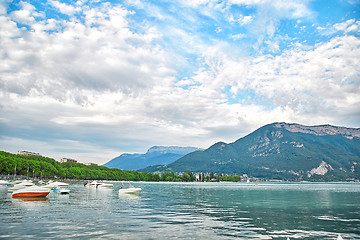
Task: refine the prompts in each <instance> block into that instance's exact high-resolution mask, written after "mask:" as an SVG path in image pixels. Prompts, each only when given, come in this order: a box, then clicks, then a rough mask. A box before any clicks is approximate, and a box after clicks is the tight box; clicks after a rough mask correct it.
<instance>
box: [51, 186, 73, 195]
mask: <svg viewBox="0 0 360 240" xmlns="http://www.w3.org/2000/svg"><path fill="white" fill-rule="evenodd" d="M53 191H54V192H55V193H58V194H69V193H70V189H68V188H66V187H56V188H54V190H53Z"/></svg>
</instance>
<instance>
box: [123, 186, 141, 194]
mask: <svg viewBox="0 0 360 240" xmlns="http://www.w3.org/2000/svg"><path fill="white" fill-rule="evenodd" d="M141 190H142V189H141V188H140V187H134V186H133V185H131V184H129V186H127V187H125V186H124V184H123V186H122V187H121V188H120V189H119V194H138V193H139V192H140V191H141Z"/></svg>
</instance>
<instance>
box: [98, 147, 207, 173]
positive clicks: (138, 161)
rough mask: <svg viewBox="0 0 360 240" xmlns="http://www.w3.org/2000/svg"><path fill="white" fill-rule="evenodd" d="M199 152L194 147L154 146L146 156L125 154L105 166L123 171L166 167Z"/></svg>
mask: <svg viewBox="0 0 360 240" xmlns="http://www.w3.org/2000/svg"><path fill="white" fill-rule="evenodd" d="M197 150H200V149H199V148H194V147H176V146H171V147H164V146H154V147H151V148H150V149H148V150H147V152H146V153H145V154H138V153H135V154H129V153H124V154H122V155H120V156H118V157H116V158H114V159H112V160H110V161H109V162H107V163H105V164H104V165H103V166H105V167H108V168H119V169H122V170H137V169H140V168H145V167H148V166H152V165H158V164H161V165H166V164H169V163H172V162H174V161H175V160H177V159H179V158H181V157H183V156H184V155H186V154H188V153H190V152H194V151H197Z"/></svg>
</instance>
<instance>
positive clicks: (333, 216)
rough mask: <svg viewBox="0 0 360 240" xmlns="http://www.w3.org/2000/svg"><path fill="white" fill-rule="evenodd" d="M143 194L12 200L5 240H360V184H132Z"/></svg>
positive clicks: (1, 200)
mask: <svg viewBox="0 0 360 240" xmlns="http://www.w3.org/2000/svg"><path fill="white" fill-rule="evenodd" d="M133 185H134V186H140V187H142V188H143V190H142V191H141V193H140V195H138V196H136V195H119V194H118V189H119V188H120V187H121V183H119V182H117V183H114V188H113V189H96V188H89V187H84V184H83V183H71V184H70V189H71V193H70V194H69V195H58V194H55V193H53V192H51V193H50V194H49V196H48V197H47V198H44V199H40V200H38V201H29V200H27V199H13V198H12V197H11V194H9V193H7V187H4V186H2V187H0V239H24V238H25V237H26V239H39V238H41V239H69V238H75V239H207V240H209V239H287V238H290V239H336V238H337V236H338V234H341V236H342V237H343V239H360V183H258V184H253V183H147V182H142V183H137V182H135V183H133Z"/></svg>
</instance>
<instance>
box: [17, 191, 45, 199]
mask: <svg viewBox="0 0 360 240" xmlns="http://www.w3.org/2000/svg"><path fill="white" fill-rule="evenodd" d="M48 194H49V192H24V193H14V194H13V195H12V197H14V198H16V197H30V198H34V197H46V196H47V195H48Z"/></svg>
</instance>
